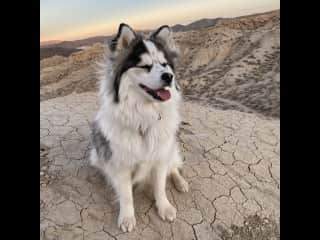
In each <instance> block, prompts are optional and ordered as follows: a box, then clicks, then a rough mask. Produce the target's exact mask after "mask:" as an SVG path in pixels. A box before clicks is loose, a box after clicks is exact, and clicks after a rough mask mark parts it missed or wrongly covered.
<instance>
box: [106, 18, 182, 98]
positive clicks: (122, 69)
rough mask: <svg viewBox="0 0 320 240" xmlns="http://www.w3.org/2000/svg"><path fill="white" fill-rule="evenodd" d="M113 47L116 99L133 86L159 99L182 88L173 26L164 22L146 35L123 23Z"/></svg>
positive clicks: (150, 96) (144, 93) (140, 93)
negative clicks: (178, 81) (177, 65)
mask: <svg viewBox="0 0 320 240" xmlns="http://www.w3.org/2000/svg"><path fill="white" fill-rule="evenodd" d="M110 50H111V52H112V58H113V62H114V83H113V89H114V101H115V102H119V101H120V99H121V94H122V93H123V92H124V91H129V90H130V91H134V92H135V93H138V94H139V95H142V96H143V98H145V99H147V100H149V101H159V102H163V101H168V100H170V99H171V98H172V95H173V94H176V93H177V91H178V90H179V87H178V85H177V83H176V80H175V73H174V62H175V58H176V57H177V52H178V51H177V48H176V46H175V43H174V40H173V37H172V32H171V29H170V28H169V26H162V27H160V28H159V29H158V30H157V31H155V32H153V33H151V34H150V35H149V36H148V37H147V38H144V37H142V36H141V35H138V34H137V33H135V32H134V31H133V30H132V28H131V27H129V26H128V25H127V24H123V23H122V24H120V26H119V30H118V33H117V35H116V37H115V38H114V39H113V40H112V41H111V44H110Z"/></svg>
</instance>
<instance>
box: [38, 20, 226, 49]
mask: <svg viewBox="0 0 320 240" xmlns="http://www.w3.org/2000/svg"><path fill="white" fill-rule="evenodd" d="M220 19H222V18H212V19H208V18H203V19H200V20H197V21H195V22H192V23H190V24H187V25H182V24H176V25H174V26H172V27H171V28H172V31H174V32H185V31H189V30H196V29H199V28H205V27H209V26H213V25H215V24H216V23H217V22H218V21H219V20H220ZM143 32H148V31H143ZM111 37H113V36H96V37H90V38H85V39H80V40H75V41H59V40H52V41H45V42H40V48H68V49H74V48H80V47H83V46H89V45H92V44H95V43H98V42H99V43H103V42H105V41H107V40H108V39H110V38H111Z"/></svg>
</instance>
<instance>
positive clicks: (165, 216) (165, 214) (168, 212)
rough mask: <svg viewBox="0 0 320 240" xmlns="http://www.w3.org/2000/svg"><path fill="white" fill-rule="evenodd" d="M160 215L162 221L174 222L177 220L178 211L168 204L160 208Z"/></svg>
mask: <svg viewBox="0 0 320 240" xmlns="http://www.w3.org/2000/svg"><path fill="white" fill-rule="evenodd" d="M158 214H159V216H160V218H161V219H162V220H164V221H166V220H167V221H170V222H172V221H173V220H174V219H175V218H176V215H177V210H176V209H175V208H174V207H173V206H172V205H171V204H170V203H168V204H166V205H164V206H162V207H158Z"/></svg>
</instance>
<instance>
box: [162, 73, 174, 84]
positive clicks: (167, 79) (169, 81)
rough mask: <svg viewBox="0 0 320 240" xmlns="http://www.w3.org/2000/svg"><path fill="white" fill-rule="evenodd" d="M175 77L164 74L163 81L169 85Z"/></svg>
mask: <svg viewBox="0 0 320 240" xmlns="http://www.w3.org/2000/svg"><path fill="white" fill-rule="evenodd" d="M172 78H173V75H172V74H171V73H167V72H166V73H162V75H161V79H162V80H163V81H164V82H165V83H166V84H168V85H170V84H171V82H172Z"/></svg>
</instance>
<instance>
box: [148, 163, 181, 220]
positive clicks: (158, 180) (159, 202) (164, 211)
mask: <svg viewBox="0 0 320 240" xmlns="http://www.w3.org/2000/svg"><path fill="white" fill-rule="evenodd" d="M167 174H168V164H167V163H165V162H159V163H158V164H156V166H155V168H154V169H153V191H154V197H155V200H156V206H157V209H158V214H159V216H160V217H161V218H162V219H163V220H169V221H173V220H174V219H175V218H176V212H177V211H176V209H175V208H174V207H173V206H172V205H171V203H170V202H169V200H168V198H167V194H166V180H167Z"/></svg>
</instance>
